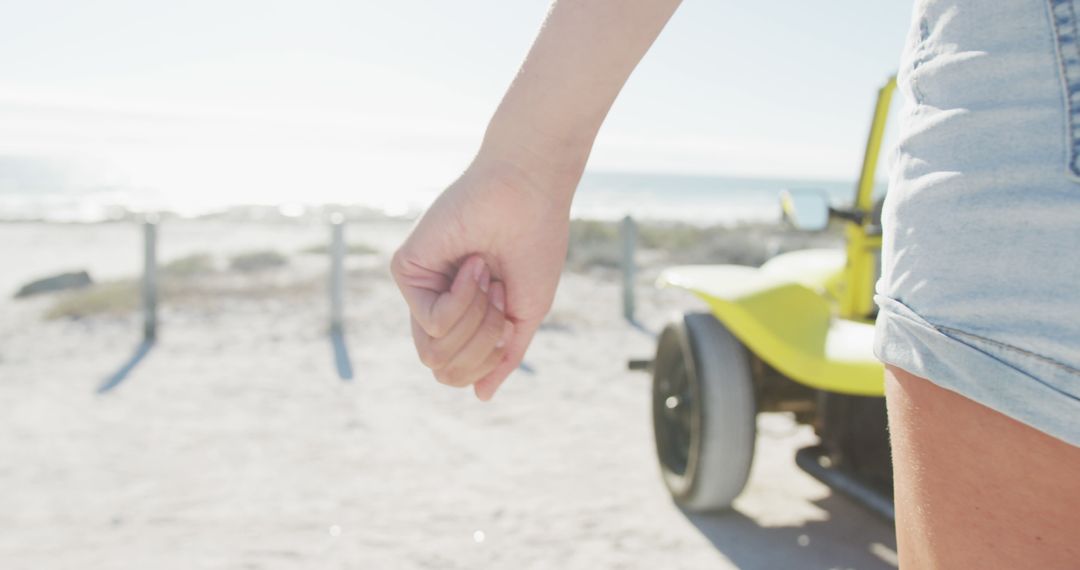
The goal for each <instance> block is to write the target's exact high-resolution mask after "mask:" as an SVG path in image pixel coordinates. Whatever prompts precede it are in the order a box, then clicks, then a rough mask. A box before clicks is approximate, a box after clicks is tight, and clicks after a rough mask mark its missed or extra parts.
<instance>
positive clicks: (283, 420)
mask: <svg viewBox="0 0 1080 570" xmlns="http://www.w3.org/2000/svg"><path fill="white" fill-rule="evenodd" d="M406 230H407V226H406V225H405V224H401V223H391V222H386V223H383V224H375V223H370V224H353V225H351V226H350V228H349V231H350V237H351V238H352V239H354V240H358V241H363V242H365V243H369V244H372V245H374V246H376V247H377V248H378V249H380V250H381V251H382V254H381V255H378V256H360V257H355V258H351V259H350V260H349V264H350V268H351V271H350V278H349V295H348V305H347V323H346V334H347V337H346V342H347V347H348V350H349V352H350V354H351V360H352V365H353V367H354V369H355V378H354V379H353V380H352V381H342V380H341V379H340V378H338V376H337V373H336V371H335V367H334V360H333V352H332V349H331V344H330V341H329V340H328V337H327V335H326V334H325V331H326V319H327V299H326V294H325V289H324V287H323V286H322V281H321V280H322V278H323V275H324V272H325V260H324V259H323V258H322V257H319V256H310V255H309V256H302V255H293V256H292V258H291V259H292V261H291V263H290V265H289V266H288V267H286V268H282V269H277V270H270V272H269V273H268V274H266V275H263V276H256V277H251V278H250V279H249V281H247V282H246V283H248V285H250V283H251V281H250V280H251V279H255V280H257V279H265V280H267V281H270V282H276V283H280V282H282V281H286V282H290V283H294V284H298V286H296V287H293V288H291V289H289V290H288V294H280V295H263V294H258V291H256V290H250V291H247V292H245V290H243V289H241V290H240V291H239V292H235V291H234V292H233V293H231V294H229V295H226V296H222V297H221V298H218V299H209V300H204V301H201V302H185V303H182V304H179V305H177V306H168V305H166V306H165V307H164V308H163V313H162V328H161V338H160V341H159V342H158V343H157V345H156V346H155V347H154V348H153V349H152V350H151V351H150V352H149V353H148V354H147V355H146V357H145V358H144V359H143V360H142V361H141V362H140V363H139V364H138V365H137V366H136V367H135V368H134V369H133V370H132V372H131V374H130V375H129V376H128V377H127V378H126V380H125V381H124V382H123V383H121V384H120V385H119V386H117V388H116V389H115V390H113V391H111V392H109V393H107V394H104V395H98V394H96V393H95V389H96V388H97V387H98V386H99V385H100V384H101V382H102V381H103V380H104V379H105V378H106V377H108V376H109V375H110V374H112V373H113V372H115V371H116V370H117V369H118V368H119V367H120V366H121V365H122V364H124V363H125V361H126V360H128V358H129V357H130V356H131V354H132V351H133V350H134V349H135V347H136V346H137V344H138V341H139V317H138V315H136V314H126V315H120V316H97V317H88V318H82V319H77V320H72V319H58V320H44V319H42V314H43V313H44V312H45V311H46V310H47V309H48V308H49V307H50V306H51V305H52V304H53V303H54V302H55V298H54V296H45V297H38V298H31V299H26V300H20V301H14V300H11V298H10V293H11V292H13V291H14V289H15V288H16V287H17V286H18V285H19V284H21V283H22V282H24V281H25V280H27V279H30V278H32V277H37V276H42V275H47V274H48V273H50V272H57V271H61V270H66V269H77V268H87V269H89V270H91V272H92V273H93V274H94V276H95V277H96V278H118V277H123V276H125V275H131V274H133V273H135V272H136V271H137V270H138V267H139V257H138V241H137V235H138V234H137V231H136V230H135V228H134V227H133V226H130V225H127V224H99V225H85V226H76V225H70V226H60V225H49V224H0V267H2V268H3V269H2V273H0V293H3V295H4V298H3V299H2V300H0V434H2V435H0V489H3V491H0V568H3V569H7V570H21V569H49V568H79V569H97V568H103V569H104V568H108V569H128V568H130V569H136V568H138V569H145V568H154V569H173V568H175V569H181V568H183V569H189V568H222V569H225V568H229V569H232V568H239V569H256V568H258V569H263V568H265V569H274V568H319V569H322V568H379V569H382V568H439V569H442V568H470V569H471V568H515V569H516V568H560V569H565V568H583V569H584V568H588V569H595V568H648V569H653V568H763V569H764V568H769V569H773V568H889V567H893V566H894V565H895V554H894V550H895V542H894V539H893V538H892V533H893V531H892V528H891V525H889V524H886V523H884V522H882V521H881V520H879V519H878V518H876V517H875V516H874V515H872V514H870V513H868V512H866V511H864V510H862V509H861V508H860V507H858V506H857V505H855V504H853V503H852V502H850V501H849V500H847V499H845V498H844V497H840V496H836V495H834V494H831V493H830V491H829V490H828V489H827V488H826V487H825V486H823V485H821V484H820V483H818V482H817V481H815V480H813V479H812V478H811V477H809V476H808V475H805V474H804V473H802V472H801V471H800V470H798V469H797V468H796V467H795V465H794V460H793V455H794V451H795V450H796V449H797V448H799V447H801V446H804V445H808V444H811V443H813V442H814V441H815V437H814V435H813V433H812V431H811V430H810V429H809V428H807V427H804V426H796V425H795V424H794V423H793V422H792V421H791V419H790V418H789V417H787V416H784V415H776V414H768V415H763V416H761V417H760V424H761V429H760V436H759V441H758V448H757V450H758V455H757V459H756V461H755V465H754V470H753V474H752V479H751V482H750V485H749V487H748V489H747V491H746V492H745V493H744V495H743V496H742V497H741V498H740V499H739V500H738V502H737V508H736V509H735V510H734V511H733V512H731V513H727V514H722V515H710V516H691V515H687V514H684V513H683V512H681V511H680V510H679V509H678V508H677V507H676V506H674V505H673V503H672V502H671V500H670V498H669V497H668V495H667V492H666V491H665V489H664V488H663V485H662V483H661V481H660V478H659V473H658V468H657V465H656V460H655V457H654V450H653V442H652V433H651V420H650V416H649V379H648V376H647V375H645V374H642V373H636V372H629V371H627V370H626V361H627V359H628V358H635V357H648V356H651V353H652V351H653V349H654V347H653V343H654V341H653V339H652V337H651V336H650V335H649V334H648V333H647V332H643V331H641V330H638V329H635V328H633V327H631V326H629V325H627V324H626V323H625V322H624V321H623V320H622V319H621V317H620V300H619V292H618V285H617V280H616V279H614V275H612V274H611V273H605V272H604V271H592V272H588V273H568V274H566V275H565V276H564V280H563V282H562V284H561V286H560V290H559V294H558V297H557V300H556V305H555V308H554V310H553V312H552V315H551V317H550V318H549V321H548V323H547V324H546V325H545V327H544V328H543V329H542V330H541V331H540V333H539V334H538V336H537V338H536V340H535V342H534V344H533V346H532V348H531V349H530V351H529V354H528V357H527V363H528V365H529V367H530V369H531V371H528V372H526V371H519V372H517V373H515V375H514V376H513V377H512V378H511V379H510V380H509V381H508V383H507V384H506V385H505V386H504V388H503V389H502V390H501V391H500V393H499V394H498V395H497V396H496V398H495V400H494V401H492V402H490V403H480V402H478V401H476V400H475V399H474V398H473V397H472V395H471V393H469V392H466V391H460V390H454V389H451V388H447V387H444V386H441V385H439V384H437V383H436V382H435V381H434V380H433V379H432V378H431V377H430V375H429V374H428V373H427V372H426V371H425V370H424V369H423V368H422V367H421V366H420V365H419V364H418V362H417V360H416V358H415V356H414V355H413V349H412V346H411V341H410V340H409V336H408V321H407V315H406V312H405V306H404V304H403V303H402V302H401V301H400V300H399V298H398V297H397V293H396V290H395V289H394V287H393V284H392V282H391V281H390V279H389V276H388V275H387V274H386V271H385V269H384V268H385V265H386V263H385V262H386V257H387V254H388V253H389V251H390V250H391V249H392V247H393V244H394V243H396V242H397V240H398V239H400V237H401V236H402V235H404V232H405V231H406ZM326 234H327V232H326V231H325V228H323V227H321V226H317V225H303V224H293V225H288V224H284V225H282V224H276V225H275V224H236V223H230V222H173V223H170V224H168V225H167V226H163V228H162V258H163V260H166V261H167V260H168V259H170V258H175V257H178V256H181V255H185V254H188V253H192V252H197V251H213V252H214V253H216V254H219V255H222V256H224V255H227V254H228V253H229V252H237V251H244V250H250V249H260V248H266V247H269V248H273V249H277V250H280V251H282V252H285V253H290V254H292V253H294V252H296V251H298V250H300V249H303V248H304V247H307V246H310V245H312V244H313V243H318V242H319V241H321V240H323V239H324V238H325V236H326ZM653 274H654V271H651V270H646V271H643V272H642V276H641V279H640V286H639V306H640V309H639V315H640V319H641V321H642V322H643V323H644V324H645V327H646V329H649V330H651V331H654V332H655V331H657V330H658V329H659V328H660V327H661V326H662V324H663V322H664V321H665V319H666V318H668V316H669V314H671V313H672V312H674V311H678V310H683V309H687V308H692V307H694V306H696V303H695V301H694V300H692V299H689V298H687V296H685V295H683V294H681V293H679V292H677V291H660V292H657V291H654V290H652V289H651V287H650V286H649V280H650V278H651V276H652V275H653Z"/></svg>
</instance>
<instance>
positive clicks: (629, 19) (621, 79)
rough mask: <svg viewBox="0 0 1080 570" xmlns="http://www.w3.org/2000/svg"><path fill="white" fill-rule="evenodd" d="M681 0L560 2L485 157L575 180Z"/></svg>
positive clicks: (490, 134) (491, 130) (488, 139)
mask: <svg viewBox="0 0 1080 570" xmlns="http://www.w3.org/2000/svg"><path fill="white" fill-rule="evenodd" d="M679 2H680V0H558V1H557V2H556V3H555V4H554V5H553V7H552V9H551V11H550V12H549V13H548V17H547V20H546V21H545V23H544V26H543V28H542V29H541V30H540V34H539V35H538V36H537V38H536V41H535V42H534V43H533V46H532V49H531V50H530V51H529V55H528V56H527V57H526V59H525V62H524V63H523V64H522V66H521V70H520V71H519V72H518V75H517V77H516V78H515V79H514V81H513V83H512V84H511V86H510V89H509V90H508V91H507V93H506V95H505V96H504V97H503V100H502V103H501V104H500V105H499V108H498V110H497V111H496V112H495V115H494V117H493V118H492V120H491V123H490V124H489V126H488V130H487V133H486V134H485V137H484V145H483V147H482V150H481V153H482V154H488V155H494V156H498V157H499V158H500V159H504V160H508V161H510V162H513V163H515V164H516V165H518V166H521V167H522V168H525V169H536V168H542V169H549V170H557V171H565V175H568V176H573V177H574V178H575V182H576V177H577V176H580V174H581V170H582V169H583V168H584V166H585V162H586V161H587V160H588V156H589V152H590V150H591V148H592V143H593V139H594V138H595V137H596V133H597V132H598V131H599V129H600V125H601V124H602V123H603V121H604V117H606V116H607V113H608V110H609V109H610V108H611V104H612V103H613V102H614V101H615V97H616V96H617V95H618V94H619V90H620V89H622V86H623V84H625V83H626V79H627V78H628V77H629V76H630V73H631V72H632V71H633V70H634V67H635V66H636V65H637V63H638V62H639V61H640V60H641V58H642V56H644V55H645V52H646V51H648V49H649V46H651V45H652V43H653V41H654V40H655V39H656V37H657V35H659V33H660V30H661V29H663V27H664V24H666V23H667V21H668V19H669V18H670V17H671V15H672V13H674V11H675V9H676V8H677V7H678V5H679ZM571 186H573V185H571ZM566 191H567V192H572V191H573V188H572V187H571V188H569V189H567V190H566ZM567 199H569V196H567Z"/></svg>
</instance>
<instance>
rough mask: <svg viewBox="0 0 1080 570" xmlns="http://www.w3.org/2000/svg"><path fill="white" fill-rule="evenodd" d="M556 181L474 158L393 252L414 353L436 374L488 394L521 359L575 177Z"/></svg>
mask: <svg viewBox="0 0 1080 570" xmlns="http://www.w3.org/2000/svg"><path fill="white" fill-rule="evenodd" d="M578 174H580V171H578ZM556 180H557V177H555V176H533V175H529V174H526V173H525V172H523V171H521V170H520V169H516V168H514V167H512V166H510V165H509V164H507V163H500V162H497V161H487V160H484V159H481V158H478V159H477V160H476V161H475V162H474V163H473V165H472V166H470V167H469V169H468V170H467V171H466V172H465V173H464V174H462V176H461V177H460V178H459V179H458V180H457V181H456V182H454V183H453V184H452V185H451V186H450V187H449V188H447V189H446V190H445V191H444V192H443V193H442V195H440V196H439V198H438V199H437V200H436V201H435V202H434V204H432V206H431V208H429V209H428V211H427V212H426V213H425V214H424V216H423V218H421V220H420V221H419V223H418V224H417V225H416V227H415V228H414V229H413V231H412V233H411V234H410V235H409V237H408V238H407V239H406V240H405V243H403V244H402V245H401V247H400V248H399V249H398V251H397V252H396V253H395V255H394V259H393V262H392V265H391V272H392V273H393V276H394V280H395V281H396V282H397V285H398V287H399V288H400V289H401V293H402V295H403V296H404V297H405V301H406V302H407V303H408V305H409V310H410V312H411V314H412V322H413V340H414V342H415V344H416V350H417V353H418V354H419V355H420V360H421V361H422V362H423V363H424V364H425V365H426V366H428V367H429V368H431V369H432V371H433V372H434V374H435V378H436V379H437V380H439V381H440V382H442V383H444V384H448V385H451V386H459V387H465V386H469V385H473V386H474V389H475V392H476V396H477V397H478V398H480V399H481V400H488V399H490V398H491V397H492V395H494V393H495V391H496V390H497V389H498V387H499V385H500V384H502V382H503V380H505V379H506V377H507V376H508V375H509V374H510V373H511V372H513V370H514V369H515V368H517V366H518V365H519V364H520V363H521V360H522V358H523V357H524V355H525V349H526V348H528V346H529V343H530V342H531V341H532V338H533V335H534V334H535V333H536V330H537V328H539V326H540V323H541V321H542V320H543V318H544V316H545V315H546V314H547V312H548V310H549V309H550V308H551V302H552V299H553V298H554V296H555V288H556V286H557V285H558V281H559V275H560V273H561V272H562V267H563V264H564V262H565V260H566V247H567V239H568V232H569V197H570V195H571V194H572V193H573V187H574V186H576V183H577V175H572V176H569V177H565V178H564V179H563V180H564V181H563V182H561V183H560V182H557V181H556Z"/></svg>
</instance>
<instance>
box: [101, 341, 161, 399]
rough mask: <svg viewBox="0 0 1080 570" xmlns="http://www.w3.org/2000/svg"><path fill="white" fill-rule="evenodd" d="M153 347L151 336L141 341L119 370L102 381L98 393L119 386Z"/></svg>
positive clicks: (103, 392)
mask: <svg viewBox="0 0 1080 570" xmlns="http://www.w3.org/2000/svg"><path fill="white" fill-rule="evenodd" d="M153 347H154V339H151V338H148V339H144V340H143V341H142V342H141V343H139V346H137V347H135V352H134V353H133V354H132V355H131V358H129V359H128V361H127V362H125V363H124V364H123V365H121V366H120V369H119V370H117V371H116V372H114V373H113V374H112V375H111V376H109V377H108V378H106V379H105V381H104V382H102V383H101V386H98V389H97V393H98V394H105V393H107V392H109V391H111V390H112V389H113V388H116V387H117V386H119V385H120V383H121V382H123V381H124V380H125V379H126V378H127V377H128V374H130V373H131V371H132V370H134V369H135V367H136V366H137V365H138V364H139V363H140V362H142V359H143V358H146V355H147V353H149V352H150V349H151V348H153Z"/></svg>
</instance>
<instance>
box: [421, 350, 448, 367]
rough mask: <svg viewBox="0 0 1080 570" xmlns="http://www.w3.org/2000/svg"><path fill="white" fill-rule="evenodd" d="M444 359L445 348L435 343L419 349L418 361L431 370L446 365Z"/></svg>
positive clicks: (445, 358)
mask: <svg viewBox="0 0 1080 570" xmlns="http://www.w3.org/2000/svg"><path fill="white" fill-rule="evenodd" d="M446 361H447V357H446V350H445V349H442V348H440V347H439V346H438V345H436V344H429V345H427V346H425V347H424V348H423V349H421V350H420V362H423V363H424V366H427V367H428V368H431V369H432V370H437V369H439V368H442V367H444V366H446Z"/></svg>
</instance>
